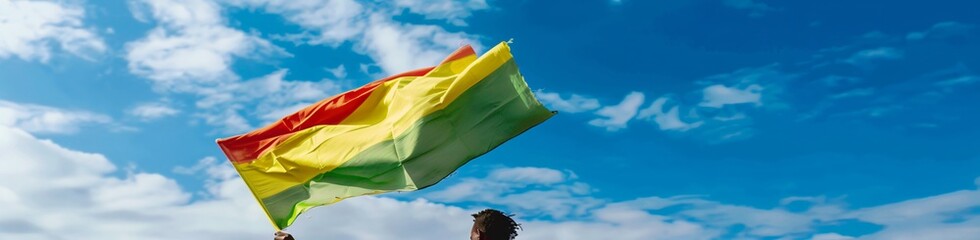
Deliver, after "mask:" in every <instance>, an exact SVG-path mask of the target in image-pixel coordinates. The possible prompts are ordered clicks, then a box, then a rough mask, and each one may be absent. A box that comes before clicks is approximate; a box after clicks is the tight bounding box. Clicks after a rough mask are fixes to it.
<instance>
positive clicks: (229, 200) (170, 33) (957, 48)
mask: <svg viewBox="0 0 980 240" xmlns="http://www.w3.org/2000/svg"><path fill="white" fill-rule="evenodd" d="M978 7H980V5H978V4H977V3H974V2H971V1H965V0H937V1H930V2H928V3H923V2H918V3H917V2H912V1H906V2H903V1H898V2H895V1H819V2H799V1H797V2H785V1H761V0H721V1H707V0H671V1H631V0H620V1H598V0H597V1H577V2H575V3H574V4H571V3H565V4H556V3H554V2H549V1H527V0H523V1H518V0H499V1H496V0H487V1H483V0H471V1H412V0H399V1H392V2H381V1H378V2H371V1H368V2H355V1H348V0H307V1H274V0H202V1H181V0H132V1H110V2H97V1H82V0H66V1H53V2H45V1H30V2H27V1H6V0H0V126H3V128H4V132H5V133H4V134H3V136H4V137H2V138H4V139H2V141H0V142H3V146H2V148H3V151H0V152H3V153H0V157H2V158H0V161H3V163H4V164H5V165H10V164H22V162H30V163H29V164H27V165H24V166H22V167H21V168H12V169H8V170H7V171H0V176H4V177H3V178H4V179H7V180H5V181H2V182H0V202H4V201H7V202H5V203H7V204H8V205H11V206H14V207H12V209H19V210H16V211H13V212H15V213H16V212H17V211H22V213H24V214H36V215H39V216H42V217H27V216H26V215H17V214H3V213H0V229H5V230H6V229H8V228H9V229H20V231H0V232H13V233H9V234H12V235H4V234H5V233H0V236H9V237H27V238H45V239H58V238H74V237H71V236H102V234H104V233H105V232H100V231H101V230H99V229H91V230H85V231H79V230H77V229H76V228H75V227H73V225H71V224H67V223H61V222H59V221H56V220H51V219H58V218H64V215H59V214H70V215H68V216H70V217H69V219H84V220H88V221H103V222H106V223H107V224H108V223H113V221H121V220H119V219H151V217H153V218H152V219H156V220H145V221H126V222H125V225H126V226H128V228H127V229H128V230H126V232H127V233H129V234H133V235H137V236H145V239H152V238H155V237H156V238H162V239H167V238H168V237H167V236H169V235H166V234H162V233H159V232H154V230H152V229H149V228H145V226H150V225H165V226H174V227H173V228H172V230H171V231H172V232H170V233H169V234H175V236H176V235H181V234H208V235H218V236H216V237H219V238H228V239H242V238H248V239H258V238H262V237H264V236H265V235H261V234H267V233H265V232H268V231H266V230H269V231H271V228H269V229H264V228H266V226H267V223H266V222H264V221H265V220H264V218H263V217H262V215H261V213H257V212H256V209H255V206H254V202H249V201H252V200H251V199H248V195H247V192H245V190H244V186H243V185H241V183H240V179H238V178H237V177H236V176H235V175H234V172H233V171H231V172H229V168H228V164H227V163H226V162H225V160H224V158H223V155H222V154H221V153H220V151H219V150H218V148H217V147H216V145H215V144H214V139H216V138H221V137H226V136H230V135H234V134H238V133H242V132H245V131H248V130H251V129H254V128H257V127H260V126H262V125H263V124H265V123H268V122H270V121H273V120H275V119H277V118H278V117H281V116H282V115H284V114H286V113H288V112H289V111H291V110H295V109H298V108H299V107H301V106H304V105H305V104H309V103H312V102H315V101H317V100H319V99H322V98H325V97H329V96H331V95H333V94H336V93H339V92H342V91H345V90H348V89H351V88H354V87H357V86H360V85H361V84H364V83H367V82H369V81H372V80H374V79H377V78H380V77H384V76H386V75H389V74H393V73H398V72H401V71H406V70H410V69H414V68H417V67H424V66H430V65H434V64H436V63H437V62H438V61H439V60H440V59H442V58H443V57H444V56H445V55H446V54H448V53H449V52H451V51H452V50H454V49H456V48H457V47H459V46H461V45H463V44H472V45H473V46H475V47H476V48H477V51H478V52H480V51H484V50H486V49H488V48H489V47H492V46H493V45H495V44H496V43H498V42H500V41H507V40H510V39H513V44H512V45H511V46H512V48H513V51H514V54H515V57H516V60H517V62H518V64H519V65H520V67H521V70H522V72H523V74H524V75H525V78H526V80H527V81H528V83H529V85H530V86H531V87H532V88H533V89H535V90H536V92H537V97H538V98H539V99H540V100H541V101H542V102H544V103H545V104H546V105H547V106H549V107H550V108H552V109H555V110H558V111H559V112H560V113H559V114H558V115H557V116H556V117H554V118H552V119H551V120H549V121H548V122H546V123H545V124H542V125H540V126H539V127H536V128H534V129H533V130H531V131H529V132H527V133H525V134H523V135H521V136H519V137H517V138H515V139H513V140H511V141H510V142H508V143H506V144H504V145H503V146H502V147H500V148H498V149H497V150H495V151H493V152H491V153H489V154H487V155H485V156H483V157H481V158H478V159H477V160H475V161H473V162H471V163H470V164H468V165H466V166H464V167H463V168H461V169H460V170H459V171H458V172H457V173H455V174H454V175H452V176H450V177H449V178H447V180H445V181H443V182H442V183H440V184H439V185H436V186H434V187H432V188H429V189H425V190H422V191H418V192H412V193H398V194H387V195H381V196H380V197H364V198H356V199H351V200H348V201H345V202H344V203H341V204H338V205H335V206H328V207H323V208H320V209H317V210H315V211H312V212H310V213H308V214H307V215H309V217H307V218H308V219H300V220H299V221H298V222H297V226H295V227H294V229H295V230H294V231H296V232H297V234H298V235H300V236H303V234H305V236H310V237H317V236H318V237H346V238H352V239H379V238H386V236H399V237H403V238H404V237H408V238H410V239H416V238H417V239H432V238H443V237H444V238H451V237H456V235H459V236H464V235H465V232H466V231H467V230H468V226H466V224H467V223H468V221H469V220H467V219H466V218H467V217H468V216H467V215H466V213H467V212H470V211H472V210H475V209H479V208H481V207H496V208H501V209H504V210H507V211H511V212H514V213H517V214H518V216H519V217H520V218H521V220H522V221H524V222H526V224H525V230H524V232H522V236H525V237H527V238H528V239H534V238H543V239H555V238H561V239H597V238H598V237H597V236H603V235H601V233H602V232H603V231H615V232H620V233H622V234H623V235H622V238H621V239H780V238H787V239H850V238H863V239H902V238H908V239H936V238H943V239H968V238H969V237H970V236H977V234H980V211H978V209H980V190H978V189H977V187H978V184H980V178H978V177H980V152H978V151H977V149H978V148H977V144H976V143H975V142H976V141H975V138H976V136H980V128H977V127H976V126H975V123H976V122H977V121H978V120H980V113H978V112H977V111H976V108H977V105H976V102H978V100H980V97H978V96H977V94H976V93H977V92H978V91H980V73H978V72H977V70H975V69H977V68H978V67H980V54H977V53H980V29H977V24H980V17H978V16H977V15H976V14H975V13H974V11H973V9H976V8H978ZM48 140H50V141H48ZM93 164H94V165H93ZM51 166H61V167H60V168H59V169H57V170H56V171H51V170H50V169H48V168H49V167H51ZM32 171H33V172H32ZM42 176H43V177H42ZM52 176H54V177H52ZM16 179H23V180H22V181H18V180H16ZM20 182H24V184H20ZM69 183H76V184H69ZM69 190H70V191H69ZM65 192H74V193H72V194H77V195H71V194H67V193H65ZM66 194H67V195H66ZM242 198H245V199H242ZM25 199H26V200H31V201H25ZM40 199H44V200H40ZM51 199H89V201H80V202H85V203H77V204H65V203H59V202H57V201H55V202H53V203H54V204H57V205H63V206H61V207H58V209H61V210H63V211H58V212H55V211H53V210H43V209H47V207H41V205H39V203H36V202H47V201H50V200H51ZM32 201H35V203H31V202H32ZM236 204H237V205H236ZM216 205H220V207H215V206H216ZM235 206H239V207H241V208H245V209H248V210H247V211H242V212H237V211H236V210H235V208H234V207H235ZM83 209H94V210H87V211H83ZM202 209H204V210H202ZM228 212H235V213H234V214H230V213H228ZM406 212H411V213H413V214H406ZM423 212H424V213H423ZM177 213H182V214H185V213H186V216H192V217H193V219H195V220H194V221H199V222H201V223H200V225H199V226H198V227H188V226H186V225H184V224H186V221H184V220H182V221H177V220H173V221H170V220H159V219H181V217H176V216H172V215H171V214H177ZM205 213H213V214H205ZM338 214H343V216H347V217H349V218H351V219H355V220H360V221H363V222H381V223H384V224H383V225H384V226H390V229H388V228H386V229H382V230H376V229H374V228H370V226H363V225H365V224H361V225H357V224H352V223H350V222H340V221H338V220H336V219H335V217H333V216H337V215H338ZM386 214H392V215H386ZM5 215H6V216H5ZM216 215H221V216H216ZM307 215H304V216H307ZM107 216H111V217H107ZM120 216H126V217H120ZM133 216H140V217H142V218H135V217H133ZM186 216H184V217H186ZM378 216H396V217H378ZM130 217H133V218H130ZM406 218H407V219H409V220H412V221H398V219H402V220H404V219H406ZM209 219H210V221H209ZM185 220H186V219H185ZM352 222H358V221H352ZM406 222H407V223H406ZM141 223H142V224H143V225H140V224H141ZM170 224H172V225H170ZM345 224H347V225H345ZM322 225H332V226H340V225H343V226H347V227H345V228H343V229H345V230H335V231H324V230H322V229H320V228H318V227H317V226H322ZM432 226H445V228H440V229H438V230H436V231H431V232H429V231H424V232H417V231H411V230H410V229H413V228H420V227H422V228H426V227H428V228H431V227H432ZM456 227H458V228H460V229H453V228H456ZM337 229H340V227H338V228H337ZM359 229H360V230H362V231H360V232H359ZM367 229H374V230H371V231H369V232H370V233H367V232H365V231H368V230H367ZM105 231H110V230H105ZM406 231H411V232H412V233H405V232H406ZM253 233H254V234H253ZM18 234H20V235H18ZM235 234H239V235H235ZM386 234H387V235H386ZM4 238H6V237H4ZM522 238H523V237H522ZM519 239H520V238H519ZM617 239H620V238H617Z"/></svg>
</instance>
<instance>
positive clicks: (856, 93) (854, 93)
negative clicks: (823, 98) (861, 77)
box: [830, 88, 875, 99]
mask: <svg viewBox="0 0 980 240" xmlns="http://www.w3.org/2000/svg"><path fill="white" fill-rule="evenodd" d="M874 93H875V89H874V88H856V89H851V90H848V91H846V92H842V93H838V94H834V95H830V99H842V98H852V97H865V96H871V95H872V94H874Z"/></svg>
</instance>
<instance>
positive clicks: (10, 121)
mask: <svg viewBox="0 0 980 240" xmlns="http://www.w3.org/2000/svg"><path fill="white" fill-rule="evenodd" d="M0 125H3V126H9V127H16V128H20V129H23V130H26V131H29V132H32V133H55V134H70V133H75V132H77V131H78V130H79V129H81V127H83V126H86V125H109V126H116V125H115V124H114V123H113V120H112V118H111V117H109V116H108V115H104V114H99V113H93V112H89V111H83V110H68V109H61V108H55V107H50V106H43V105H36V104H27V103H16V102H9V101H3V100H0ZM117 127H119V126H117Z"/></svg>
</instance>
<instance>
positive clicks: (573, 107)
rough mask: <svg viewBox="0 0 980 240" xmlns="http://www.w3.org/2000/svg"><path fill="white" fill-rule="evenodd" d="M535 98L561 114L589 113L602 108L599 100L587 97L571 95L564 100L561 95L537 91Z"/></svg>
mask: <svg viewBox="0 0 980 240" xmlns="http://www.w3.org/2000/svg"><path fill="white" fill-rule="evenodd" d="M534 96H535V97H537V98H538V100H539V101H541V103H543V104H544V105H545V106H548V107H550V108H552V109H554V110H558V111H559V112H566V113H580V112H588V111H592V110H596V109H599V107H601V106H602V105H600V104H599V100H598V99H595V98H590V97H585V96H582V95H578V94H571V95H570V96H569V97H568V98H562V97H561V95H560V94H558V93H555V92H546V91H544V90H537V91H534Z"/></svg>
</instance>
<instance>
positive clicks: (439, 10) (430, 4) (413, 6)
mask: <svg viewBox="0 0 980 240" xmlns="http://www.w3.org/2000/svg"><path fill="white" fill-rule="evenodd" d="M395 5H396V6H398V7H403V8H406V9H408V11H409V12H411V13H415V14H421V15H423V16H425V18H426V19H443V20H446V21H448V22H449V23H451V24H453V25H456V26H466V21H465V20H466V18H468V17H470V15H472V14H473V12H474V11H478V10H484V9H488V8H490V6H489V5H487V1H486V0H465V1H454V0H438V1H422V0H397V1H395Z"/></svg>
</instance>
